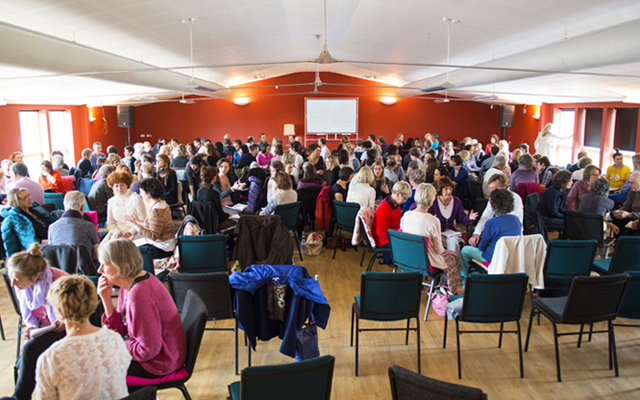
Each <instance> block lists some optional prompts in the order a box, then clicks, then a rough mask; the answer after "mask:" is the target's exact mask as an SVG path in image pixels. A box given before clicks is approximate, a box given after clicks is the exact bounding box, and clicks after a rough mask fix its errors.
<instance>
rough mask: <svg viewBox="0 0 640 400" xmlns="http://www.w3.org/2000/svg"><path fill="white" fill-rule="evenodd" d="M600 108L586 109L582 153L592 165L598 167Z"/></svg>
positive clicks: (600, 128)
mask: <svg viewBox="0 0 640 400" xmlns="http://www.w3.org/2000/svg"><path fill="white" fill-rule="evenodd" d="M602 114H603V112H602V108H587V109H586V118H585V124H584V151H586V152H587V156H588V157H589V158H590V159H591V160H592V163H593V165H599V160H600V137H601V136H602Z"/></svg>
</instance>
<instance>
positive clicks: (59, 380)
mask: <svg viewBox="0 0 640 400" xmlns="http://www.w3.org/2000/svg"><path fill="white" fill-rule="evenodd" d="M47 300H48V301H49V303H50V304H51V305H52V306H53V309H54V312H55V314H56V316H57V317H58V320H59V321H61V322H62V323H63V324H64V326H65V328H66V331H67V336H66V337H65V338H63V339H62V340H59V341H58V342H56V343H54V344H53V345H52V346H51V347H49V349H48V350H47V351H45V352H44V353H43V354H42V356H40V358H38V363H37V366H36V377H37V378H36V390H35V395H36V398H38V399H105V400H107V399H115V398H121V397H124V396H127V393H128V392H127V382H126V377H127V369H128V368H129V364H130V363H131V355H130V354H129V352H128V351H127V347H126V346H125V342H124V340H122V337H121V336H120V335H118V334H117V333H116V332H114V331H112V330H110V329H107V328H102V329H100V328H98V327H95V326H93V325H92V324H91V322H89V317H90V316H91V314H93V312H94V311H95V309H96V307H97V306H98V295H97V293H96V289H95V287H94V284H93V283H92V282H91V281H90V280H89V279H88V278H87V277H86V276H78V275H76V276H66V277H62V278H60V279H58V280H57V281H55V282H53V283H52V284H51V287H50V288H49V293H48V295H47ZM97 361H99V362H97Z"/></svg>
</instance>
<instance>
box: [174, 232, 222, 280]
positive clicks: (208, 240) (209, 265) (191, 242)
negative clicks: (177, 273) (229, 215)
mask: <svg viewBox="0 0 640 400" xmlns="http://www.w3.org/2000/svg"><path fill="white" fill-rule="evenodd" d="M178 248H179V249H180V270H181V271H182V272H184V273H205V272H228V271H229V260H228V259H227V246H226V242H225V238H224V235H223V234H221V233H218V234H215V235H180V236H179V237H178Z"/></svg>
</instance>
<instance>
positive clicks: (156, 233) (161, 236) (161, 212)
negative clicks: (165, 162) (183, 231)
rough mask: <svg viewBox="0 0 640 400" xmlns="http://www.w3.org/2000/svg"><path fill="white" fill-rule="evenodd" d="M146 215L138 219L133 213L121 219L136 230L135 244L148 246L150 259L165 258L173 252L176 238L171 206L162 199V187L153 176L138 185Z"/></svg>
mask: <svg viewBox="0 0 640 400" xmlns="http://www.w3.org/2000/svg"><path fill="white" fill-rule="evenodd" d="M138 187H139V188H140V197H142V200H143V202H144V207H145V209H146V210H147V216H146V218H145V219H144V221H143V220H142V219H140V218H139V217H138V216H137V215H135V214H130V215H126V216H123V217H122V221H123V222H124V223H125V224H128V225H129V226H131V227H132V228H134V229H135V230H136V231H137V234H139V236H140V237H139V238H137V239H135V240H134V243H135V244H136V246H149V254H150V255H151V258H152V259H157V258H167V257H170V256H171V255H172V254H173V251H174V250H175V248H176V244H177V239H176V237H175V231H174V230H173V220H172V219H171V208H169V205H168V204H167V203H166V202H165V201H164V200H162V195H163V194H164V188H163V187H162V183H160V181H159V180H157V179H155V178H149V179H145V180H143V181H141V182H140V185H138Z"/></svg>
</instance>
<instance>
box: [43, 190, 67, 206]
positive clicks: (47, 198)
mask: <svg viewBox="0 0 640 400" xmlns="http://www.w3.org/2000/svg"><path fill="white" fill-rule="evenodd" d="M44 202H45V204H49V203H53V204H55V205H56V208H55V210H64V194H62V193H51V192H44Z"/></svg>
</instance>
